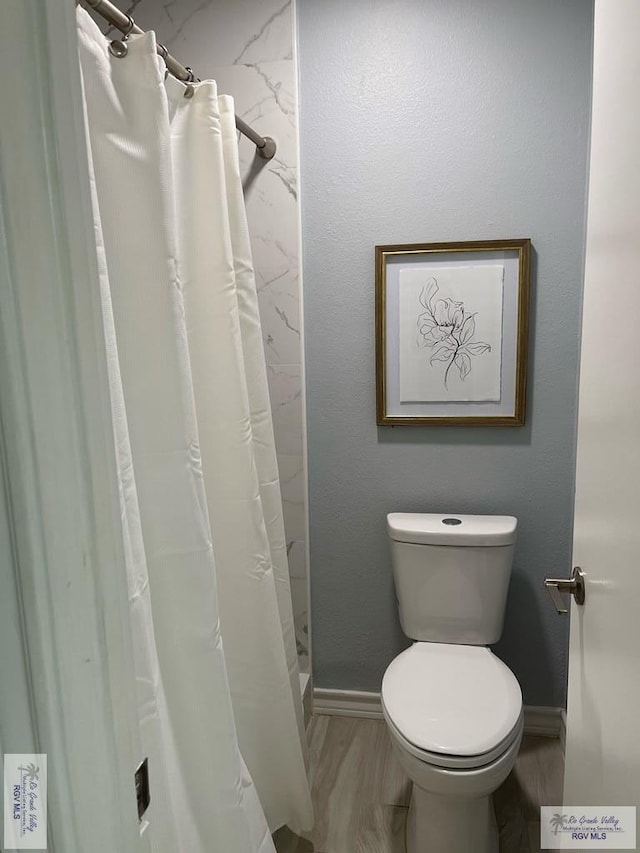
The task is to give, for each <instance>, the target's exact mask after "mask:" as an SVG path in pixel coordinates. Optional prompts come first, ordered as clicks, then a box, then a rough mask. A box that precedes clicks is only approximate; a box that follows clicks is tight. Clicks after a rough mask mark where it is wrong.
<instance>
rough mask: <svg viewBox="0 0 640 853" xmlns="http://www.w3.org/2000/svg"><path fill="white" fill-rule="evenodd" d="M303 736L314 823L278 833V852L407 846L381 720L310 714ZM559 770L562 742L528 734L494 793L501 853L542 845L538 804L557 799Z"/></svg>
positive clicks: (401, 793) (398, 784) (393, 762)
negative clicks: (303, 831) (307, 829)
mask: <svg viewBox="0 0 640 853" xmlns="http://www.w3.org/2000/svg"><path fill="white" fill-rule="evenodd" d="M308 736H309V746H310V753H311V766H310V778H311V789H312V796H313V804H314V808H315V814H316V823H315V827H314V829H313V832H311V833H309V834H308V835H307V836H306V837H305V838H298V837H297V836H294V835H293V834H292V833H291V832H289V830H288V829H286V828H285V829H282V830H280V831H279V832H277V833H276V835H275V841H276V848H277V850H278V853H311V851H313V853H405V838H404V831H405V820H406V816H407V809H408V806H409V799H410V796H411V783H410V782H409V780H408V779H407V778H406V776H405V775H404V773H403V770H402V768H401V767H400V765H399V763H398V761H397V759H396V757H395V755H394V753H393V751H392V748H391V743H390V741H389V736H388V734H387V729H386V724H385V723H384V721H382V720H363V719H356V718H353V717H330V716H315V717H313V719H312V720H311V723H310V725H309V729H308ZM563 772H564V762H563V755H562V747H561V745H560V741H558V740H553V739H551V738H544V737H533V736H531V735H525V737H524V739H523V741H522V746H521V749H520V755H519V757H518V761H517V763H516V766H515V768H514V770H513V772H512V773H511V775H510V776H509V778H508V779H507V780H506V781H505V783H504V784H503V785H502V786H501V788H500V789H499V790H498V791H496V793H495V795H494V804H495V809H496V818H497V822H498V827H499V829H500V853H538V851H540V823H539V820H540V811H539V808H540V805H556V804H559V803H561V802H562V781H563ZM425 853H444V851H439V850H433V851H425Z"/></svg>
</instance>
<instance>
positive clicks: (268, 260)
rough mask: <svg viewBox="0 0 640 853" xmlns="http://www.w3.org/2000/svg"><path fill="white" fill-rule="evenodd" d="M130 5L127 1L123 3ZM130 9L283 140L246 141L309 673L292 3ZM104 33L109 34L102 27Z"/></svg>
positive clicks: (143, 1) (247, 183) (244, 158)
mask: <svg viewBox="0 0 640 853" xmlns="http://www.w3.org/2000/svg"><path fill="white" fill-rule="evenodd" d="M119 5H120V6H121V8H124V7H125V4H124V3H123V2H120V4H119ZM127 11H128V12H129V13H130V14H131V15H133V16H134V17H135V20H136V23H137V24H139V25H140V26H141V27H142V28H143V29H146V30H155V32H156V35H157V38H158V40H159V41H160V42H162V43H163V44H165V45H166V46H167V48H168V49H169V51H170V52H171V53H172V54H173V55H174V56H175V57H176V59H178V60H179V61H180V62H182V63H183V64H185V65H190V66H191V67H192V68H193V69H194V71H195V73H196V74H197V75H198V77H200V78H203V79H204V78H210V77H212V78H213V79H215V80H216V81H217V83H218V91H219V92H220V93H225V94H229V95H233V97H234V99H235V104H236V113H237V114H238V115H240V116H241V117H242V118H243V119H244V120H245V121H246V122H248V123H249V124H251V125H252V126H253V127H254V128H255V129H256V130H257V131H258V132H259V133H262V134H266V135H269V136H273V137H274V138H275V139H276V141H277V143H278V151H277V154H276V156H275V158H274V159H273V160H271V161H269V162H268V163H265V162H264V161H263V160H259V159H256V158H255V157H254V152H255V148H254V146H253V145H252V144H251V143H250V142H249V141H248V140H246V139H244V138H243V139H241V141H240V157H241V168H242V172H243V177H244V187H245V199H246V202H247V215H248V218H249V229H250V232H251V244H252V247H253V259H254V266H255V270H256V279H257V285H258V296H259V302H260V315H261V319H262V330H263V335H264V343H265V353H266V357H267V368H268V376H269V389H270V392H271V403H272V410H273V419H274V429H275V436H276V449H277V451H278V464H279V467H280V479H281V485H282V498H283V503H284V513H285V527H286V532H287V548H288V552H289V569H290V573H291V590H292V596H293V607H294V617H295V623H296V637H297V641H298V651H299V654H300V663H301V667H302V668H303V669H305V670H308V646H309V644H308V616H307V614H308V604H307V602H308V579H307V565H306V560H307V557H306V552H307V549H306V531H305V516H306V511H307V510H306V485H305V474H304V468H305V465H304V462H305V460H304V455H303V453H304V443H303V421H302V366H301V365H302V347H301V335H300V330H301V326H300V323H301V319H300V290H299V276H298V269H299V227H298V221H299V214H298V139H297V93H296V68H295V60H294V53H295V51H294V27H293V10H292V6H291V2H290V0H286V2H281V0H261V2H256V0H208V2H207V0H205V2H203V0H179V2H175V0H174V2H166V0H135V2H133V3H132V4H130V5H129V8H128V9H127ZM102 29H103V30H104V29H106V27H105V24H104V21H102Z"/></svg>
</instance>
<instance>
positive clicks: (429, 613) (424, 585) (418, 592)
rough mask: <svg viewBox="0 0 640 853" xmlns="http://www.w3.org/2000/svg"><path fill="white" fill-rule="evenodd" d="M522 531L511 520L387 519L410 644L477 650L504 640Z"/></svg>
mask: <svg viewBox="0 0 640 853" xmlns="http://www.w3.org/2000/svg"><path fill="white" fill-rule="evenodd" d="M517 526H518V521H517V519H516V518H513V517H512V516H507V515H438V514H434V513H413V512H408V513H407V512H392V513H390V514H389V515H388V516H387V529H388V533H389V537H390V541H391V559H392V563H393V577H394V582H395V588H396V597H397V599H398V609H399V612H400V623H401V625H402V630H403V631H404V633H405V634H406V635H407V637H410V638H411V639H413V640H419V641H421V642H430V643H459V644H466V645H473V646H486V645H490V644H491V643H495V642H497V641H498V640H499V639H500V636H501V634H502V626H503V623H504V613H505V605H506V601H507V591H508V589H509V578H510V576H511V564H512V561H513V549H514V546H515V541H516V528H517Z"/></svg>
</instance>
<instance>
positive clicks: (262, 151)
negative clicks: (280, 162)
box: [256, 136, 277, 160]
mask: <svg viewBox="0 0 640 853" xmlns="http://www.w3.org/2000/svg"><path fill="white" fill-rule="evenodd" d="M263 139H264V145H262V146H260V145H257V146H256V152H257V154H258V157H262V159H263V160H271V159H272V158H273V157H275V153H276V150H277V146H276V143H275V140H274V139H272V138H271V137H270V136H265V137H263Z"/></svg>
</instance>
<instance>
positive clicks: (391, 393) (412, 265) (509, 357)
mask: <svg viewBox="0 0 640 853" xmlns="http://www.w3.org/2000/svg"><path fill="white" fill-rule="evenodd" d="M530 255H531V241H530V239H528V238H521V239H520V238H519V239H513V240H474V241H467V242H456V243H411V244H407V245H402V244H400V245H389V246H376V247H375V264H376V274H375V312H376V320H375V323H376V414H377V423H378V424H379V425H381V426H404V425H407V426H416V425H424V426H445V425H446V426H454V425H455V426H471V425H473V426H522V425H523V424H524V422H525V408H526V385H527V354H528V345H529V344H528V331H529V288H530ZM405 270H407V272H405ZM500 270H502V272H500ZM474 271H475V272H474ZM500 276H502V278H500ZM422 282H424V284H422ZM438 282H440V284H439V283H438ZM443 282H444V283H445V284H444V285H443V284H442V283H443ZM447 282H448V292H449V294H453V295H454V296H453V297H451V296H450V297H449V298H443V297H444V296H445V294H446V293H447ZM474 282H476V284H474ZM474 287H476V288H477V289H475V290H474V289H473V288H474ZM420 288H421V289H420ZM470 288H471V289H470ZM461 293H463V294H471V297H470V299H469V300H468V301H469V302H473V301H474V297H475V301H476V302H479V303H481V304H482V305H483V306H486V310H484V311H483V312H481V311H476V312H475V313H474V312H473V311H472V310H471V309H470V308H468V307H467V305H466V303H465V302H464V301H462V300H460V299H459V300H458V301H456V298H455V296H456V294H457V295H458V297H459V295H460V294H461ZM418 294H419V296H418ZM408 300H409V301H408ZM418 302H419V304H418ZM407 306H408V307H407ZM412 312H413V313H412ZM416 312H417V313H416ZM414 318H415V321H414ZM476 318H479V319H478V320H476ZM480 322H482V323H484V327H483V331H486V330H487V329H488V330H489V331H491V332H492V334H484V335H483V337H485V338H487V341H484V340H476V339H475V336H476V334H477V327H478V325H479V324H480ZM463 339H466V340H464V341H463ZM489 339H490V340H491V341H492V342H491V343H489V342H488V341H489ZM498 343H499V347H498ZM421 347H422V352H420V351H419V348H421ZM483 356H484V358H483ZM478 365H480V367H479V368H478ZM401 367H402V372H401ZM473 367H475V373H474V377H471V374H472V372H473V370H472V368H473ZM452 368H453V372H451V370H452ZM476 376H477V377H478V378H475V377H476ZM470 377H471V379H470ZM474 383H475V384H474ZM452 386H455V387H452ZM403 388H404V389H405V390H402V389H403ZM416 389H418V390H416ZM434 389H435V390H434ZM420 396H423V397H425V398H426V399H414V397H420ZM485 398H486V399H485Z"/></svg>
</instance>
